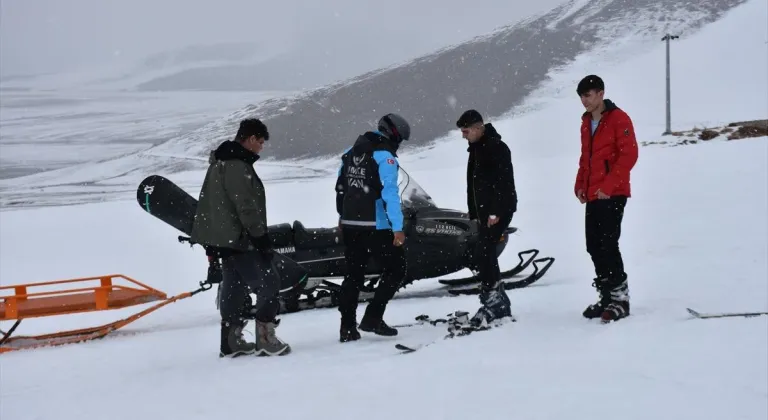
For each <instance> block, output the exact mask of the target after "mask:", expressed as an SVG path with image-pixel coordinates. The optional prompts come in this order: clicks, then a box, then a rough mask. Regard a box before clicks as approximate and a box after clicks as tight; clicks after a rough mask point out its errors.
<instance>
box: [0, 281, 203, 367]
mask: <svg viewBox="0 0 768 420" xmlns="http://www.w3.org/2000/svg"><path fill="white" fill-rule="evenodd" d="M116 280H123V281H125V282H126V283H128V285H121V284H116V283H117V282H116ZM88 283H95V284H91V285H88ZM73 285H77V286H75V287H74V288H73V287H72V286H73ZM78 286H79V287H78ZM67 287H69V288H67ZM51 288H54V290H44V291H38V292H34V293H33V292H31V290H32V289H51ZM209 288H210V285H203V284H201V288H200V289H198V290H196V291H194V292H186V293H182V294H180V295H177V296H173V297H171V298H168V296H167V295H166V294H165V293H163V292H161V291H159V290H157V289H153V288H151V287H149V286H147V285H145V284H143V283H140V282H138V281H136V280H134V279H132V278H130V277H128V276H125V275H122V274H111V275H106V276H99V277H84V278H76V279H69V280H57V281H50V282H43V283H31V284H20V285H14V286H0V321H8V320H14V319H15V320H16V322H15V323H14V325H13V327H12V328H11V329H10V330H9V331H8V332H7V333H5V332H4V333H2V338H0V353H5V352H9V351H13V350H20V349H30V348H36V347H44V346H57V345H62V344H69V343H77V342H82V341H87V340H93V339H96V338H101V337H104V336H105V335H107V334H109V333H110V332H112V331H115V330H117V329H118V328H122V327H124V326H126V325H128V324H130V323H131V322H134V321H136V320H138V319H139V318H141V317H143V316H145V315H147V314H148V313H150V312H153V311H155V310H157V309H159V308H161V307H163V306H165V305H167V304H169V303H172V302H175V301H177V300H180V299H184V298H187V297H190V296H192V295H194V294H196V293H198V292H201V291H203V290H207V289H209ZM9 291H10V292H11V293H12V294H8V292H9ZM157 301H160V302H159V303H158V304H156V305H153V306H151V307H149V308H147V309H145V310H143V311H141V312H139V313H137V314H134V315H132V316H130V317H127V318H124V319H121V320H118V321H115V322H112V323H109V324H104V325H100V326H97V327H91V328H83V329H79V330H70V331H61V332H55V333H51V334H44V335H37V336H15V337H11V334H12V333H13V331H14V330H15V329H16V327H18V325H19V323H20V322H21V320H22V319H26V318H38V317H48V316H56V315H68V314H75V313H83V312H94V311H105V310H112V309H121V308H127V307H130V306H135V305H141V304H145V303H150V302H157Z"/></svg>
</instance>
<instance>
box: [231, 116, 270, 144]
mask: <svg viewBox="0 0 768 420" xmlns="http://www.w3.org/2000/svg"><path fill="white" fill-rule="evenodd" d="M251 136H256V137H258V138H263V139H264V140H269V131H268V130H267V126H266V125H265V124H264V123H263V122H261V120H260V119H258V118H246V119H244V120H242V121H240V128H239V129H238V130H237V135H235V140H237V141H244V140H245V139H247V138H248V137H251Z"/></svg>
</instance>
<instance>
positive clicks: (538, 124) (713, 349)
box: [0, 0, 768, 420]
mask: <svg viewBox="0 0 768 420" xmlns="http://www.w3.org/2000/svg"><path fill="white" fill-rule="evenodd" d="M767 14H768V5H766V3H765V2H764V1H762V0H752V1H750V2H749V3H747V4H746V5H744V6H742V7H739V8H737V9H735V10H734V11H733V12H732V13H730V14H729V15H728V16H726V17H725V18H724V19H723V20H722V21H720V22H717V23H715V24H712V25H711V26H709V27H707V28H705V29H703V30H702V31H701V32H700V33H698V34H696V35H695V36H693V37H691V38H688V39H681V40H679V41H675V44H674V48H675V50H674V55H673V59H674V60H675V61H674V62H673V63H674V64H673V69H674V72H673V77H674V83H675V85H674V87H673V94H674V95H675V96H674V102H673V103H674V108H673V118H675V120H674V121H675V122H674V125H673V129H686V128H689V127H690V126H691V125H695V124H704V123H706V124H714V123H719V122H730V121H734V120H747V119H755V118H766V117H768V101H766V99H765V98H766V97H768V95H767V94H768V86H767V83H768V81H766V78H765V74H768V53H767V52H766V46H765V42H766V40H768V33H767V32H768V29H767V28H766V27H765V25H764V23H765V16H766V15H767ZM737 32H738V33H739V36H740V38H739V42H733V41H732V39H731V38H729V37H731V35H732V34H733V33H737ZM628 48H629V47H628ZM630 52H631V51H630ZM663 54H664V46H663V44H662V43H661V42H659V45H658V47H657V48H656V49H655V50H653V51H652V52H650V53H647V54H643V55H636V56H632V55H631V54H626V55H625V59H624V60H622V61H616V62H606V61H600V56H599V55H593V56H591V57H584V58H583V59H580V60H579V61H578V62H577V63H575V64H574V65H573V66H571V67H567V68H564V69H561V71H560V72H559V73H557V74H553V75H552V80H551V82H550V83H549V84H547V85H546V86H544V87H542V88H541V90H540V92H539V94H538V95H535V96H533V97H532V98H535V99H531V101H530V103H529V105H530V107H529V112H527V113H526V114H523V115H519V116H516V117H510V118H509V119H505V120H499V121H494V124H495V125H496V126H497V128H498V129H499V131H500V132H501V134H502V135H503V136H504V139H505V140H506V141H507V142H508V144H510V147H511V148H512V151H513V155H514V157H513V158H514V162H515V176H516V180H517V185H518V190H519V196H520V203H519V209H520V211H519V212H518V214H516V216H515V219H514V221H513V225H514V226H518V227H519V228H520V231H519V232H518V234H517V235H515V236H514V237H513V239H512V241H511V243H510V248H508V251H507V252H505V254H504V255H503V256H502V258H501V264H502V266H504V267H511V266H512V265H514V264H515V263H516V259H517V256H516V254H515V252H514V251H516V250H522V249H527V248H531V247H536V248H539V249H540V250H541V251H542V254H546V255H551V256H554V257H555V258H557V261H556V262H555V264H554V265H553V266H552V268H551V270H550V271H549V272H548V273H547V275H546V277H545V278H544V279H542V280H541V281H539V282H538V283H537V284H536V285H534V286H531V287H529V288H525V289H520V290H515V291H511V292H510V298H511V300H512V304H513V312H514V313H515V315H516V316H517V318H518V322H517V323H515V324H512V325H507V326H505V327H503V328H499V329H495V330H492V331H488V332H483V333H477V334H474V335H472V336H470V337H465V338H460V339H456V340H447V341H444V342H439V343H438V344H435V345H433V346H430V347H428V348H425V349H423V350H421V351H419V352H416V353H413V354H409V355H397V354H396V351H395V349H394V343H395V342H403V343H411V344H419V343H425V342H429V341H432V340H434V339H436V338H438V337H440V336H442V335H444V333H445V331H444V329H442V328H436V327H413V328H403V329H401V330H400V335H399V336H398V337H396V338H384V337H375V336H371V335H365V336H364V338H363V340H361V341H359V342H354V343H345V344H341V343H339V342H338V341H337V340H338V321H339V317H338V312H337V311H336V310H335V309H325V310H313V311H305V312H300V313H296V314H289V315H285V316H283V321H282V325H281V326H280V328H279V331H278V334H279V335H280V336H281V337H282V338H283V339H285V340H286V341H288V342H289V343H291V345H292V347H293V349H294V352H293V354H291V355H289V356H286V357H284V358H239V359H234V360H220V359H219V358H218V357H217V351H218V336H219V333H218V313H217V311H216V310H215V307H214V302H213V298H214V296H215V293H214V292H206V293H204V294H201V295H199V296H195V297H192V298H190V299H186V300H183V301H180V302H177V303H174V304H172V305H169V306H167V307H165V308H163V309H160V310H159V311H157V312H155V313H153V314H151V315H150V316H148V317H146V318H143V319H141V320H139V321H137V322H136V323H134V324H131V325H130V326H129V327H126V328H125V329H124V330H121V331H120V332H119V333H117V334H115V335H114V337H111V338H107V339H104V340H100V341H97V342H91V343H84V344H75V345H69V346H63V347H57V348H50V349H42V350H35V351H29V352H12V353H6V354H3V355H2V356H0V418H2V419H3V420H17V419H25V420H26V419H48V418H61V419H70V418H96V417H104V416H105V415H107V416H108V417H109V418H110V419H115V420H118V419H131V420H134V419H136V418H149V419H155V418H157V419H167V418H169V417H170V418H184V419H188V420H194V419H210V418H213V417H226V418H239V417H246V418H247V417H251V416H258V417H266V416H275V417H278V418H286V419H293V418H296V419H299V418H308V417H312V418H344V419H346V418H349V419H354V418H358V417H361V416H364V417H366V418H369V419H389V418H396V417H400V418H413V419H468V418H471V419H508V418H524V419H566V418H567V419H593V418H595V417H603V416H609V417H612V418H622V419H627V420H629V419H638V420H639V419H643V420H645V419H651V418H653V419H675V420H678V419H712V420H722V419H748V420H752V419H754V420H758V419H759V420H764V419H765V418H768V317H758V318H747V319H745V318H725V319H712V320H695V319H690V317H689V316H688V314H687V313H686V311H685V308H686V307H692V308H695V309H698V310H700V311H706V312H709V311H765V310H768V217H766V214H768V138H765V137H763V138H757V139H744V140H738V141H729V142H725V141H722V142H712V143H703V144H696V145H687V146H683V147H676V148H664V147H644V148H642V149H641V150H640V158H639V161H638V164H637V166H636V168H635V169H634V171H633V173H632V182H633V198H632V199H630V202H629V204H628V207H627V211H626V216H625V221H624V225H623V231H622V241H621V246H622V251H623V253H624V258H625V264H626V267H627V271H628V273H629V279H630V293H631V296H632V305H633V306H632V313H633V315H632V316H631V317H630V318H628V319H625V320H622V321H620V322H618V323H615V324H611V325H600V324H598V323H593V322H588V321H586V320H584V319H583V318H582V317H581V311H582V310H583V309H584V307H585V306H586V305H587V304H589V303H591V302H593V301H594V299H595V294H594V290H593V289H592V288H591V286H590V283H591V278H592V277H593V273H592V269H591V262H590V260H589V256H588V255H587V253H586V251H585V245H584V237H583V211H584V208H583V206H582V205H580V204H579V203H578V201H577V200H576V198H575V197H574V196H573V191H572V190H573V180H574V176H575V171H576V165H577V160H578V151H579V144H578V126H579V116H580V115H581V112H582V109H581V106H580V104H579V101H578V98H577V97H576V96H575V93H574V91H575V83H576V82H577V81H578V79H579V78H580V77H582V76H583V75H584V74H586V73H592V72H595V73H598V74H600V75H602V76H603V77H604V78H605V79H606V83H607V86H608V91H607V97H609V98H611V99H613V100H615V101H616V103H617V104H618V105H619V106H620V107H622V108H624V109H625V110H627V112H629V114H630V116H632V117H633V118H634V121H635V124H636V128H637V132H638V136H639V140H653V139H657V138H659V137H660V136H659V134H660V133H661V131H663V127H664V119H663V118H664V108H663V104H664V101H663V98H664V97H663V95H664V85H663V80H664V79H663V78H664V73H663V69H664V68H663V57H664V56H663ZM674 57H677V58H674ZM675 72H677V73H675ZM676 74H677V77H675V75H676ZM726 76H728V77H726ZM444 140H445V141H443V142H441V143H439V144H438V145H436V146H434V147H433V148H431V149H429V150H425V151H423V152H420V153H416V154H407V155H404V156H402V158H401V163H402V164H403V166H404V167H405V168H406V169H407V170H408V171H409V172H410V173H411V175H412V176H414V177H415V179H416V180H417V181H418V182H419V183H420V184H421V185H422V186H423V187H424V188H425V189H426V190H427V191H428V192H429V193H430V194H431V195H432V197H433V198H434V199H435V201H436V202H437V203H438V204H440V205H441V206H445V207H453V208H460V209H463V208H464V207H465V206H466V204H465V198H464V167H465V166H464V165H465V163H466V151H465V149H466V146H465V143H464V142H463V141H462V140H461V139H460V138H459V136H458V135H454V136H452V137H451V138H448V139H444ZM317 165H318V166H317V167H318V168H326V169H327V168H328V167H329V164H327V163H318V164H317ZM256 168H257V170H259V171H265V168H263V167H260V166H259V163H257V164H256ZM270 171H274V169H270ZM275 178H277V177H275ZM173 179H174V180H178V181H179V183H180V184H182V185H184V186H185V188H187V190H188V191H189V192H190V193H191V194H193V195H196V194H197V193H198V190H199V184H200V182H201V181H202V174H201V173H199V172H196V173H192V172H189V173H184V174H180V175H179V176H178V177H176V176H175V177H174V178H173ZM333 182H334V179H333V176H329V175H323V176H318V175H313V176H308V177H306V178H304V179H302V180H299V181H296V180H294V181H291V182H275V181H272V182H268V183H267V195H268V206H269V208H268V212H269V222H270V223H282V222H292V221H293V220H296V219H298V220H301V221H302V222H304V224H305V225H306V226H308V227H311V226H330V225H332V224H333V222H334V220H335V211H334V202H333V198H332V194H333V192H332V191H333ZM72 188H74V187H72ZM123 194H124V195H123V196H119V195H118V196H117V197H118V198H119V199H118V200H114V201H108V202H104V203H93V204H85V205H76V206H65V207H48V208H37V209H24V210H7V211H5V212H3V213H0V226H2V227H1V229H2V236H0V283H1V284H3V285H8V284H14V283H26V282H37V281H44V280H51V279H60V278H71V277H80V276H89V275H99V274H107V273H124V274H126V275H129V276H132V277H134V278H136V279H138V280H139V281H142V282H145V283H147V284H149V285H151V286H154V287H157V288H159V289H161V290H163V291H165V292H167V293H169V294H176V293H180V292H183V291H187V290H191V289H194V288H195V287H196V286H197V282H198V281H200V280H202V279H203V277H204V273H205V267H206V261H205V258H204V256H203V254H202V251H201V250H200V249H199V248H195V249H190V248H189V247H187V246H185V245H180V244H179V243H178V242H176V236H177V234H178V232H177V231H175V230H174V229H173V228H170V227H168V226H166V225H164V224H163V223H162V222H159V221H158V220H156V219H154V218H153V217H151V216H149V215H147V214H146V213H144V212H143V211H142V210H141V209H140V208H139V207H138V205H137V203H136V202H135V198H134V197H135V192H134V191H133V190H131V191H126V192H124V193H123ZM418 287H419V288H430V287H433V288H438V287H439V285H438V283H437V282H436V281H435V280H425V281H423V282H420V283H419V284H418ZM477 306H478V302H477V298H476V297H473V296H470V297H451V298H425V299H396V300H394V301H393V302H392V303H391V304H390V306H389V308H388V311H387V314H386V318H387V320H388V321H389V322H391V323H394V324H398V323H405V322H409V321H411V320H413V318H414V317H415V316H416V315H419V314H422V313H426V314H430V315H433V316H443V315H445V314H447V313H448V312H451V311H454V310H458V309H463V310H468V311H473V310H475V309H476V308H477ZM364 307H365V305H360V312H361V313H362V310H363V309H364ZM126 312H133V311H130V310H129V311H116V312H110V313H94V314H87V315H78V316H71V317H60V319H55V318H54V319H31V320H26V321H25V322H23V323H22V324H21V326H20V328H19V331H18V333H19V334H22V333H24V334H32V333H40V332H44V331H54V330H61V329H66V328H75V327H80V326H88V325H93V324H96V323H100V322H106V321H111V320H114V319H118V318H119V317H122V316H124V315H125V313H126ZM8 327H9V323H2V324H0V328H2V329H3V330H6V329H7V328H8ZM105 413H107V414H105Z"/></svg>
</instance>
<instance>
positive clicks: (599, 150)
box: [574, 75, 637, 322]
mask: <svg viewBox="0 0 768 420" xmlns="http://www.w3.org/2000/svg"><path fill="white" fill-rule="evenodd" d="M576 92H577V93H578V94H579V97H581V103H582V105H584V108H585V109H586V112H585V113H584V115H583V116H582V118H581V157H580V158H579V171H578V173H577V175H576V185H575V187H574V193H575V194H576V197H577V198H578V199H579V201H580V202H581V203H582V204H583V203H586V214H585V234H586V240H587V252H588V253H589V255H590V256H591V257H592V262H593V264H594V266H595V274H596V275H597V278H595V279H594V282H593V283H592V285H593V286H594V287H595V288H596V289H597V291H598V293H599V295H600V300H599V301H598V302H597V303H595V304H593V305H590V306H588V307H587V309H585V310H584V314H583V315H584V316H585V317H586V318H589V319H592V318H598V317H599V318H601V320H602V321H603V322H611V321H617V320H619V319H621V318H624V317H626V316H629V287H628V284H627V273H626V272H625V271H624V262H623V260H622V257H621V252H620V251H619V237H620V236H621V221H622V218H623V216H624V207H625V206H626V204H627V198H629V197H630V196H631V194H630V181H629V173H630V171H631V170H632V168H633V167H634V166H635V162H637V140H636V139H635V130H634V127H633V126H632V120H631V119H630V118H629V116H628V115H627V114H626V113H625V112H624V111H622V110H621V109H619V108H618V107H617V106H616V104H614V103H613V102H611V101H610V100H608V99H604V98H603V96H604V95H605V85H604V83H603V80H602V79H600V77H598V76H595V75H590V76H587V77H585V78H584V79H582V80H581V82H579V85H578V87H577V88H576Z"/></svg>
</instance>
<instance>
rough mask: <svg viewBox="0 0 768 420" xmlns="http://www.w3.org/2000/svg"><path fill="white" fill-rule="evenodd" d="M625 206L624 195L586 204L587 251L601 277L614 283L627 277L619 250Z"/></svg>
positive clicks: (598, 275)
mask: <svg viewBox="0 0 768 420" xmlns="http://www.w3.org/2000/svg"><path fill="white" fill-rule="evenodd" d="M626 205H627V197H625V196H617V197H611V198H606V199H603V200H593V201H589V202H587V205H586V214H585V217H584V221H585V234H586V239H587V252H588V253H589V255H590V256H591V257H592V262H593V264H594V266H595V274H596V275H597V277H598V278H605V279H611V280H613V281H614V282H622V281H624V280H626V278H627V274H626V273H625V272H624V261H623V260H622V257H621V251H619V238H620V237H621V221H622V219H623V217H624V207H625V206H626Z"/></svg>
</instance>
